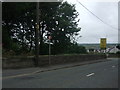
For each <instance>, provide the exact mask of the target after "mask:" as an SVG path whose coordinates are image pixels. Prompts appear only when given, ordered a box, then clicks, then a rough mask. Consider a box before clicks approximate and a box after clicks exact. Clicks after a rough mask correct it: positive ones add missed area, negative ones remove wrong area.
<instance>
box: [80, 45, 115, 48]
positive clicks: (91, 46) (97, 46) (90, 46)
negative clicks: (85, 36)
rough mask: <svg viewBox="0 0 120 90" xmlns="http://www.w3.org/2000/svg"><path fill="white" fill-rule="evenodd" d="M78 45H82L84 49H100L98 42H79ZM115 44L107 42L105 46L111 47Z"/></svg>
mask: <svg viewBox="0 0 120 90" xmlns="http://www.w3.org/2000/svg"><path fill="white" fill-rule="evenodd" d="M79 45H80V46H84V47H86V49H90V48H93V49H100V44H79ZM116 45H117V44H107V48H112V47H114V46H116Z"/></svg>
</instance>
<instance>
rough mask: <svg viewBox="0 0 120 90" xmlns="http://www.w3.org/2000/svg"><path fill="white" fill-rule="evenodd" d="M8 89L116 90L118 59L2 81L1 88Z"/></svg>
mask: <svg viewBox="0 0 120 90" xmlns="http://www.w3.org/2000/svg"><path fill="white" fill-rule="evenodd" d="M113 66H114V67H113ZM93 73H94V74H93ZM90 74H91V75H90ZM86 75H90V76H89V77H87V76H86ZM10 87H11V88H55V87H56V88H117V87H118V59H112V61H107V62H99V63H94V64H88V65H83V66H77V67H72V68H65V69H60V70H55V71H48V72H43V73H37V74H34V75H30V76H23V77H16V78H11V79H5V80H3V88H10Z"/></svg>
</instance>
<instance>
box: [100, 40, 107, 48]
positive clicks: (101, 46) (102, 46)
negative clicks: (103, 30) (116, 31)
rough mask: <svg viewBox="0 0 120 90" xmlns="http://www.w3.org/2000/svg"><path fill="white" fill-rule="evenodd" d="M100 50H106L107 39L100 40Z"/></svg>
mask: <svg viewBox="0 0 120 90" xmlns="http://www.w3.org/2000/svg"><path fill="white" fill-rule="evenodd" d="M100 48H101V49H106V38H101V39H100Z"/></svg>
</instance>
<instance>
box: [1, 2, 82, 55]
mask: <svg viewBox="0 0 120 90" xmlns="http://www.w3.org/2000/svg"><path fill="white" fill-rule="evenodd" d="M39 4H40V7H39V12H40V13H39V17H40V19H39V22H40V23H39V25H40V29H39V32H40V33H39V41H40V43H39V44H40V54H48V45H47V42H48V33H50V35H51V37H52V39H51V42H52V43H53V45H52V54H62V53H68V52H70V46H73V45H75V43H76V42H74V36H76V35H77V33H78V32H79V31H80V30H81V28H79V27H78V24H77V22H78V21H79V20H77V17H78V15H79V14H78V12H77V11H76V10H75V5H71V4H68V3H67V2H54V3H53V2H40V3H39ZM2 9H3V10H2V11H3V13H2V14H3V19H2V21H3V23H2V26H3V48H5V49H7V50H13V51H15V52H19V53H21V52H31V51H34V48H35V23H36V3H35V2H29V3H26V2H24V3H23V2H19V3H18V2H3V8H2ZM58 51H59V52H58Z"/></svg>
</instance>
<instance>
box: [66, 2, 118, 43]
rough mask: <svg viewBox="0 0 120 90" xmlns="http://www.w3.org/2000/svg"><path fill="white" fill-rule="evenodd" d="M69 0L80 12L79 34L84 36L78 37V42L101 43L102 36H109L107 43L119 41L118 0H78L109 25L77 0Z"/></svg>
mask: <svg viewBox="0 0 120 90" xmlns="http://www.w3.org/2000/svg"><path fill="white" fill-rule="evenodd" d="M67 1H68V3H70V4H75V6H76V10H77V12H79V16H78V18H79V19H80V21H79V22H78V26H79V27H81V31H80V32H79V35H81V36H82V37H76V40H77V42H78V43H100V38H107V43H118V2H113V1H107V2H98V1H95V0H94V1H91V2H90V1H89V2H88V1H84V2H83V1H81V0H78V1H79V2H80V3H82V4H83V5H84V6H85V7H86V8H87V9H89V10H90V11H91V12H92V13H94V14H95V15H96V16H98V17H99V18H100V19H102V20H103V21H104V22H105V23H107V24H109V25H110V26H109V25H106V24H104V23H103V22H101V21H100V20H99V19H97V18H96V17H95V16H93V15H92V14H91V13H90V12H89V11H87V10H86V9H85V8H84V7H83V6H82V5H80V4H79V3H78V2H77V0H67ZM111 26H112V27H114V28H116V29H114V28H111Z"/></svg>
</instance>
